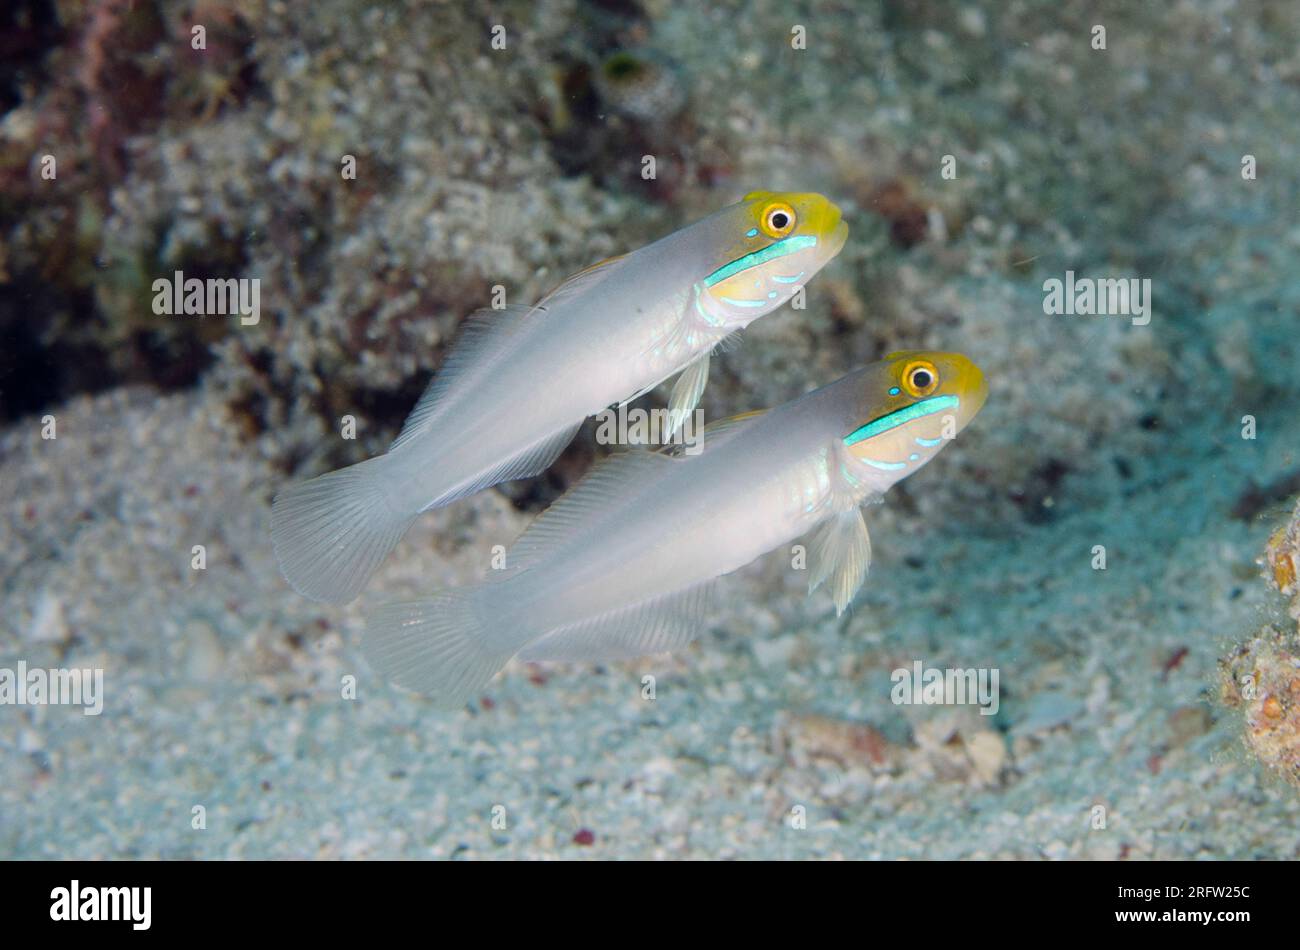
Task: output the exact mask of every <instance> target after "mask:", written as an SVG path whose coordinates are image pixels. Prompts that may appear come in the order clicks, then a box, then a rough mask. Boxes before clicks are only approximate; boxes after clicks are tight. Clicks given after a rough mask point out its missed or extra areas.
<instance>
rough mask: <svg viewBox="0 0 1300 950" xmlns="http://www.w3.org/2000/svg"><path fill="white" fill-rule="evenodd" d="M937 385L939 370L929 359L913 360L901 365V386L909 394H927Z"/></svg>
mask: <svg viewBox="0 0 1300 950" xmlns="http://www.w3.org/2000/svg"><path fill="white" fill-rule="evenodd" d="M938 387H939V371H938V370H937V369H935V368H934V364H933V363H931V362H930V361H929V360H914V361H913V362H911V363H908V364H907V365H906V366H905V367H903V388H904V389H906V390H907V394H908V395H909V396H915V397H917V398H919V397H921V396H928V395H930V393H932V392H934V391H935V390H936V389H937V388H938Z"/></svg>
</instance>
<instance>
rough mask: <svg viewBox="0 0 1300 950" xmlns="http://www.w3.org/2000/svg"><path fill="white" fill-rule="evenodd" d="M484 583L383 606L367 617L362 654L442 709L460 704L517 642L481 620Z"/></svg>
mask: <svg viewBox="0 0 1300 950" xmlns="http://www.w3.org/2000/svg"><path fill="white" fill-rule="evenodd" d="M484 591H485V587H470V588H461V589H458V590H444V591H439V592H437V593H436V594H434V595H433V596H432V597H430V598H428V599H425V600H412V601H405V602H399V603H389V604H384V605H382V606H380V607H378V608H376V609H375V610H373V611H371V612H370V614H369V615H368V616H367V618H366V633H365V639H364V640H363V641H362V647H361V649H362V652H363V653H364V654H365V657H366V660H367V661H368V662H369V663H370V665H371V666H372V667H374V668H375V669H376V670H378V671H379V672H381V673H383V674H384V675H385V676H387V677H388V678H389V679H391V680H392V681H393V682H395V683H397V684H398V685H399V686H404V687H406V688H407V689H413V690H416V691H417V692H421V693H427V694H428V695H429V696H430V697H431V698H432V699H433V701H434V702H435V703H436V704H437V705H439V706H442V707H445V708H448V709H454V708H457V707H459V706H463V705H464V704H465V703H466V702H467V701H469V700H470V699H471V698H473V697H474V696H475V695H476V694H477V693H478V692H479V691H480V690H482V689H483V687H485V686H486V685H487V684H488V683H489V682H490V681H491V679H492V677H493V676H495V675H496V674H497V673H498V672H499V671H500V670H501V668H502V667H504V666H505V665H506V663H507V662H508V661H509V660H510V658H511V657H512V656H514V654H515V653H516V651H517V650H518V649H519V647H520V646H521V645H522V643H521V642H520V641H512V642H510V643H505V642H502V640H501V638H500V637H494V636H493V635H492V634H493V631H492V629H491V628H490V627H489V626H488V624H487V623H485V618H487V617H488V616H490V615H491V611H490V609H489V608H490V602H489V600H488V598H487V597H486V596H485V595H484Z"/></svg>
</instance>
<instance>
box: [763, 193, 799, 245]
mask: <svg viewBox="0 0 1300 950" xmlns="http://www.w3.org/2000/svg"><path fill="white" fill-rule="evenodd" d="M794 224H795V218H794V208H791V207H790V206H789V205H788V204H786V203H785V202H783V201H776V202H773V203H772V204H770V205H768V206H767V207H766V208H764V209H763V214H762V216H761V217H760V218H759V226H760V227H761V228H762V229H763V233H764V234H766V235H767V236H768V237H771V238H783V237H785V236H786V235H787V234H789V233H790V232H791V231H793V230H794Z"/></svg>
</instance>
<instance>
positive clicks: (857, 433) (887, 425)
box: [844, 350, 988, 484]
mask: <svg viewBox="0 0 1300 950" xmlns="http://www.w3.org/2000/svg"><path fill="white" fill-rule="evenodd" d="M987 396H988V386H987V384H986V383H985V382H984V374H983V373H981V372H980V369H979V367H978V366H976V365H975V364H974V363H972V362H971V361H970V360H969V359H968V358H967V357H965V356H963V355H962V354H960V353H936V352H928V351H919V350H917V351H907V352H901V353H891V354H889V356H887V357H885V358H884V359H883V360H882V361H880V362H879V363H876V364H874V365H873V366H871V367H870V368H869V370H868V371H867V372H865V373H863V374H862V378H861V383H860V388H859V391H858V393H857V397H858V400H859V401H858V406H857V408H856V410H855V415H854V418H853V419H852V421H851V422H850V425H851V426H852V428H851V429H850V430H849V431H848V432H846V433H845V434H844V446H845V448H846V449H847V450H848V451H849V454H850V455H852V456H853V457H854V458H856V459H858V460H859V461H860V462H863V463H864V464H866V465H867V466H869V467H870V468H871V469H874V470H875V471H876V472H879V473H881V477H880V480H881V481H884V482H887V483H888V484H892V483H893V482H896V481H898V480H899V479H901V478H905V477H906V476H908V475H910V474H911V473H912V472H914V471H916V470H917V469H918V468H920V467H921V466H922V465H924V464H925V463H926V462H928V461H930V459H932V458H934V456H935V455H937V454H938V453H939V450H940V449H941V448H943V446H945V445H947V444H948V442H950V441H952V439H954V438H955V437H956V436H957V434H958V433H959V432H961V431H962V429H964V428H966V426H967V424H968V423H969V422H970V421H971V419H973V418H974V417H975V414H976V413H977V412H979V411H980V407H982V406H983V405H984V400H985V398H986V397H987ZM889 476H892V477H889Z"/></svg>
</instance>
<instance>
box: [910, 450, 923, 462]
mask: <svg viewBox="0 0 1300 950" xmlns="http://www.w3.org/2000/svg"><path fill="white" fill-rule="evenodd" d="M920 457H921V456H919V455H917V454H916V453H915V452H913V453H912V454H911V455H909V456H908V457H907V460H908V461H909V462H915V461H916V460H917V459H919V458H920Z"/></svg>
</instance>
